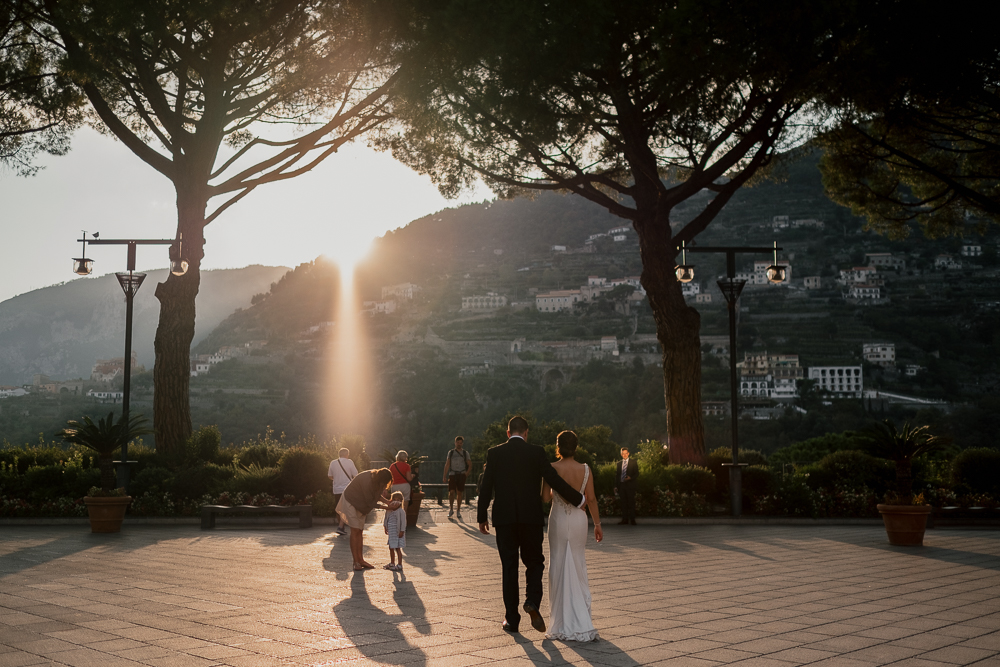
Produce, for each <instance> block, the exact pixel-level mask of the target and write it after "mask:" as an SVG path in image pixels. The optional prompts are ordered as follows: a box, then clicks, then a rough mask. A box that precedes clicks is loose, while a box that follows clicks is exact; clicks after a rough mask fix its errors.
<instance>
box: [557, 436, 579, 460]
mask: <svg viewBox="0 0 1000 667" xmlns="http://www.w3.org/2000/svg"><path fill="white" fill-rule="evenodd" d="M579 444H580V439H579V438H577V437H576V433H573V431H563V432H562V433H560V434H559V435H557V436H556V453H557V454H558V455H559V458H561V459H564V458H566V457H568V456H573V455H574V454H576V448H577V447H578V446H579Z"/></svg>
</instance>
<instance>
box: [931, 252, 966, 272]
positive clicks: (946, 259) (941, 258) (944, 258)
mask: <svg viewBox="0 0 1000 667" xmlns="http://www.w3.org/2000/svg"><path fill="white" fill-rule="evenodd" d="M934 268H935V269H944V270H945V271H954V270H957V269H961V268H962V263H961V262H960V261H958V260H957V259H955V258H954V257H953V256H951V255H946V254H942V255H938V256H937V257H935V258H934Z"/></svg>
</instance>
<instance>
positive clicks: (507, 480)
mask: <svg viewBox="0 0 1000 667" xmlns="http://www.w3.org/2000/svg"><path fill="white" fill-rule="evenodd" d="M527 438H528V422H527V421H526V420H525V419H524V418H523V417H514V418H513V419H511V420H510V422H509V423H508V424H507V442H505V443H503V444H501V445H497V446H496V447H491V448H490V450H489V451H488V452H487V453H486V470H485V471H484V472H483V484H482V489H481V491H480V494H479V501H478V502H479V506H478V516H477V519H478V521H479V532H481V533H482V534H483V535H489V534H490V523H489V520H488V516H489V506H490V500H492V501H493V529H494V530H495V531H496V534H497V538H496V539H497V551H498V552H499V554H500V567H501V572H502V575H503V584H502V590H503V605H504V610H505V613H504V620H503V625H502V627H503V630H504V631H505V632H517V631H518V624H519V623H520V621H521V614H520V613H519V612H518V610H517V603H518V600H519V599H520V593H519V591H518V588H519V586H518V573H519V571H520V564H519V563H518V559H519V558H520V560H521V561H523V562H524V567H525V579H526V582H525V595H524V607H523V609H524V611H526V612H527V613H528V616H529V617H530V618H531V627H533V628H534V629H535V630H538V631H539V632H545V620H544V619H542V614H541V613H540V612H539V609H540V608H541V604H542V573H543V572H544V571H545V555H544V554H543V553H542V541H543V527H542V526H543V523H544V514H543V513H542V494H541V493H540V491H541V488H542V480H545V481H546V482H548V484H549V486H550V487H552V490H553V491H555V492H556V493H558V494H559V495H560V496H562V497H563V498H565V499H566V502H567V503H569V505H570V507H576V508H579V510H580V511H582V509H583V505H584V503H585V501H586V499H585V498H584V496H583V494H582V493H580V492H579V491H577V490H576V489H574V488H573V487H572V486H570V485H569V484H568V483H567V482H566V480H564V479H563V478H562V477H560V476H559V473H558V472H556V469H555V468H553V467H552V464H551V463H549V460H548V458H547V457H546V456H545V450H544V449H542V448H541V447H535V446H534V445H529V444H528V441H527ZM573 511H574V512H575V511H577V510H573Z"/></svg>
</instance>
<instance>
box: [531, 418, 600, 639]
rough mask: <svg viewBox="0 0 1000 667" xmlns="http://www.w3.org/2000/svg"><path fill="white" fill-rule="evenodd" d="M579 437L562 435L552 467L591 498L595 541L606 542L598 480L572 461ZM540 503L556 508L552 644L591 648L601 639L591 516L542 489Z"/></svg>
mask: <svg viewBox="0 0 1000 667" xmlns="http://www.w3.org/2000/svg"><path fill="white" fill-rule="evenodd" d="M578 442H579V441H578V440H577V437H576V433H573V431H563V432H562V433H560V434H559V435H558V436H557V437H556V451H557V452H558V455H559V460H558V461H556V462H555V463H553V464H552V467H553V468H555V469H556V472H558V473H559V476H560V477H562V478H563V479H564V480H566V482H567V483H568V484H569V485H570V486H572V487H573V488H575V489H578V490H579V491H580V493H583V494H585V495H586V496H587V509H588V510H590V516H591V517H592V518H593V519H594V539H596V540H597V541H598V542H600V541H601V540H603V539H604V533H603V531H602V530H601V517H600V515H599V514H598V512H597V498H596V497H595V495H594V479H593V477H591V475H590V468H589V467H588V466H587V464H586V463H578V462H577V461H576V460H575V459H574V458H573V457H574V454H576V448H577V445H578ZM542 500H544V501H546V502H549V501H551V502H552V509H551V510H550V511H549V540H548V542H549V600H550V606H551V608H552V616H551V622H550V624H549V631H548V632H547V633H546V634H545V636H546V638H548V639H561V640H563V641H579V642H589V641H596V640H597V639H598V636H597V630H596V629H595V628H594V622H593V620H592V619H591V616H590V583H589V582H588V581H587V558H586V548H587V515H586V513H584V512H578V511H577V510H576V508H575V507H571V506H570V505H568V504H567V503H566V501H565V500H563V499H562V496H560V495H559V494H557V493H556V494H553V493H552V489H551V488H549V485H548V484H543V485H542Z"/></svg>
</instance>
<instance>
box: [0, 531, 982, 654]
mask: <svg viewBox="0 0 1000 667" xmlns="http://www.w3.org/2000/svg"><path fill="white" fill-rule="evenodd" d="M463 516H465V517H466V518H465V521H466V523H459V522H452V521H448V520H447V519H446V518H444V516H443V515H440V516H438V518H437V523H434V522H433V521H427V522H423V523H421V525H420V526H419V527H418V528H417V529H414V530H411V531H410V532H409V533H408V535H407V544H408V546H407V549H406V554H407V560H406V562H405V564H404V571H403V572H402V573H393V572H389V571H386V570H382V569H376V570H370V571H367V572H363V573H355V572H353V571H351V557H350V551H349V545H348V538H347V536H343V537H341V536H338V535H337V534H336V533H334V532H332V530H331V527H330V526H316V527H314V528H312V529H297V528H291V527H287V528H286V527H283V526H275V527H274V528H265V527H261V526H252V527H238V528H236V527H228V528H227V527H225V525H224V524H225V522H224V521H223V520H221V519H220V522H219V523H220V528H219V529H217V530H214V531H201V530H199V529H198V527H197V526H196V525H162V526H158V525H126V526H125V527H124V529H123V532H122V533H121V534H117V535H93V534H91V533H89V532H88V528H87V527H86V526H84V525H75V526H67V525H59V526H11V525H4V526H0V667H6V666H23V665H63V664H65V665H77V666H90V665H93V666H95V667H96V666H116V665H162V666H167V665H177V666H183V667H188V666H191V667H201V666H207V665H289V666H291V665H335V664H336V665H341V664H346V665H363V664H390V665H449V666H452V665H453V666H457V667H462V666H464V665H478V664H486V663H490V664H491V665H497V664H498V663H499V664H503V665H507V664H532V663H533V664H536V665H561V664H573V665H612V666H618V667H628V666H631V665H652V664H655V665H716V664H725V665H747V666H750V665H761V666H764V665H775V666H781V667H787V666H788V665H805V664H808V665H831V666H834V665H835V666H844V667H852V666H857V667H862V666H865V665H885V664H899V665H906V666H917V667H919V666H923V665H972V664H976V665H1000V531H995V530H993V531H989V530H969V529H940V530H933V531H929V532H928V535H927V538H926V540H925V544H926V546H924V547H923V548H902V547H891V546H889V545H888V543H887V542H886V538H885V533H884V531H883V529H882V528H881V527H879V526H877V525H860V526H759V525H753V526H750V525H746V526H744V525H711V526H677V525H641V521H642V519H641V518H640V525H639V526H635V527H631V526H618V525H614V522H613V521H610V520H609V521H608V522H606V528H607V530H606V534H605V541H604V543H603V544H601V545H597V544H595V543H594V542H593V540H592V539H591V542H590V545H589V549H588V553H587V559H588V563H589V569H590V583H591V589H592V591H593V598H594V606H593V609H594V622H595V625H596V626H597V628H598V630H599V631H600V633H601V638H602V640H601V641H599V642H596V643H592V644H573V643H562V642H555V641H549V640H545V639H544V638H543V637H542V635H541V634H539V633H537V632H535V631H534V630H532V629H531V627H530V625H529V624H528V623H527V620H526V619H525V620H524V621H523V622H522V628H521V629H522V631H523V634H521V635H506V634H504V633H503V632H502V631H501V630H500V620H501V613H502V604H501V601H500V568H499V559H498V558H497V556H496V552H495V550H494V546H493V538H492V536H491V537H488V538H487V537H484V536H482V535H480V534H479V533H478V531H477V529H476V527H475V526H474V525H473V523H472V522H473V520H474V515H472V514H471V513H468V512H467V513H464V514H463ZM365 543H366V550H367V552H368V558H369V560H371V561H372V562H373V563H376V564H378V565H379V566H381V565H383V564H385V563H386V562H387V561H388V552H387V550H386V548H385V546H384V545H385V536H384V534H383V531H382V527H381V524H380V523H379V524H376V525H373V526H372V527H371V528H370V529H369V530H368V531H367V533H366V535H365ZM542 611H543V613H544V614H546V615H547V613H548V600H547V599H546V600H545V601H544V602H543V609H542Z"/></svg>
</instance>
